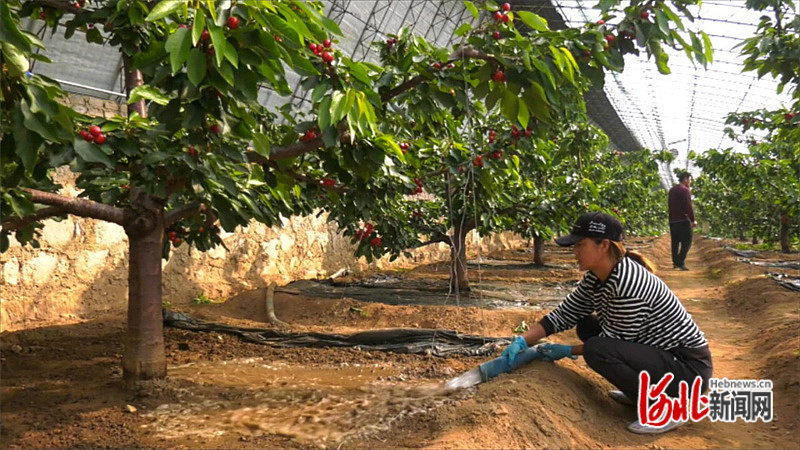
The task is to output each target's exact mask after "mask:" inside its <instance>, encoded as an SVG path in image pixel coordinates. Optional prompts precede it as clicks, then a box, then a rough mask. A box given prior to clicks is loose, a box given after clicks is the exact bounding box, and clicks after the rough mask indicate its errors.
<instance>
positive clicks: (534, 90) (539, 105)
mask: <svg viewBox="0 0 800 450" xmlns="http://www.w3.org/2000/svg"><path fill="white" fill-rule="evenodd" d="M522 98H523V99H524V100H525V102H526V103H527V104H528V111H530V113H532V114H533V115H534V116H536V118H538V119H539V120H544V121H549V120H550V103H548V101H547V96H546V95H545V93H544V88H543V87H542V85H540V84H539V83H532V84H531V86H529V87H528V88H526V89H525V93H524V94H523V95H522Z"/></svg>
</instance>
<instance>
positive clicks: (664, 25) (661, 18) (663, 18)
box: [656, 9, 669, 36]
mask: <svg viewBox="0 0 800 450" xmlns="http://www.w3.org/2000/svg"><path fill="white" fill-rule="evenodd" d="M656 24H657V25H658V29H659V30H661V33H662V34H663V35H664V36H668V35H669V19H667V15H666V14H664V11H662V10H660V9H656Z"/></svg>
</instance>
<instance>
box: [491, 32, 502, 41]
mask: <svg viewBox="0 0 800 450" xmlns="http://www.w3.org/2000/svg"><path fill="white" fill-rule="evenodd" d="M492 37H493V38H495V39H497V40H500V39H502V38H503V35H502V34H501V33H500V32H499V31H495V32H494V33H492Z"/></svg>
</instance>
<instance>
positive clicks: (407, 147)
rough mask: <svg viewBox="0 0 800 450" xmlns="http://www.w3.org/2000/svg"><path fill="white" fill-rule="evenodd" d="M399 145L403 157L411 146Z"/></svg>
mask: <svg viewBox="0 0 800 450" xmlns="http://www.w3.org/2000/svg"><path fill="white" fill-rule="evenodd" d="M399 145H400V150H402V151H403V154H404V155H405V154H406V151H408V149H409V147H411V145H409V143H408V142H401V143H400V144H399Z"/></svg>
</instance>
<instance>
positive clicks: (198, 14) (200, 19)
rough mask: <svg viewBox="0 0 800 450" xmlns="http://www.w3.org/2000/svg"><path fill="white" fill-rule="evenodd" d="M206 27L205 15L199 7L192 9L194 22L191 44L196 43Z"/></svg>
mask: <svg viewBox="0 0 800 450" xmlns="http://www.w3.org/2000/svg"><path fill="white" fill-rule="evenodd" d="M205 28H206V16H205V14H204V13H203V10H202V9H201V8H197V9H195V10H194V24H193V25H192V45H197V43H198V42H199V41H200V36H202V34H203V30H204V29H205Z"/></svg>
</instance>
